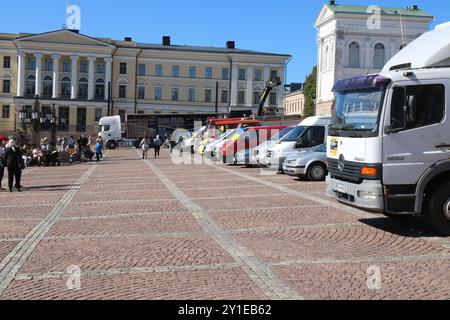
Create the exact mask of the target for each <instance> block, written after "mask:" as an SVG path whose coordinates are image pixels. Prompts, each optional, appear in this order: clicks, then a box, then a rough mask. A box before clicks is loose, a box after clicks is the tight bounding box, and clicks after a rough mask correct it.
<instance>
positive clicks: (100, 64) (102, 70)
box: [97, 61, 105, 74]
mask: <svg viewBox="0 0 450 320" xmlns="http://www.w3.org/2000/svg"><path fill="white" fill-rule="evenodd" d="M97 73H99V74H102V73H105V63H104V62H101V61H99V62H97Z"/></svg>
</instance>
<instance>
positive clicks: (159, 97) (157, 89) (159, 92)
mask: <svg viewBox="0 0 450 320" xmlns="http://www.w3.org/2000/svg"><path fill="white" fill-rule="evenodd" d="M155 100H162V88H161V87H155Z"/></svg>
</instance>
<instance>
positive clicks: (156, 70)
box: [155, 64, 163, 77]
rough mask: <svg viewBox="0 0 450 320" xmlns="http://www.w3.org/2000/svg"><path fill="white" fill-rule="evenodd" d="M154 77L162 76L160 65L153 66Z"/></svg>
mask: <svg viewBox="0 0 450 320" xmlns="http://www.w3.org/2000/svg"><path fill="white" fill-rule="evenodd" d="M155 76H157V77H162V76H163V66H162V64H157V65H156V66H155Z"/></svg>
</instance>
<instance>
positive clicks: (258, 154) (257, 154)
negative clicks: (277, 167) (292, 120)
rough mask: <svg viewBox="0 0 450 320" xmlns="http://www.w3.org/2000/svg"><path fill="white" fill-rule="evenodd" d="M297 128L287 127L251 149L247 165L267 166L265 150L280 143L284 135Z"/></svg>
mask: <svg viewBox="0 0 450 320" xmlns="http://www.w3.org/2000/svg"><path fill="white" fill-rule="evenodd" d="M296 127H297V126H292V127H287V128H285V129H283V130H281V131H280V132H278V134H275V135H274V136H272V138H270V140H267V141H266V142H264V143H261V144H260V145H259V146H257V147H256V148H255V149H253V151H252V153H251V155H250V159H249V163H250V165H260V166H267V150H268V149H269V148H270V147H272V146H274V145H276V144H277V143H279V142H280V140H281V139H283V138H284V137H285V136H286V135H288V134H289V133H290V132H291V131H292V130H294V129H295V128H296Z"/></svg>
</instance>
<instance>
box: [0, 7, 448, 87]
mask: <svg viewBox="0 0 450 320" xmlns="http://www.w3.org/2000/svg"><path fill="white" fill-rule="evenodd" d="M325 1H327V0H309V1H307V0H278V1H274V0H271V1H269V0H227V1H221V0H192V1H186V0H166V1H161V0H158V1H155V0H127V1H115V0H70V3H71V4H77V5H79V6H80V7H81V13H82V26H81V32H82V33H84V34H87V35H90V36H98V37H109V38H113V39H122V38H123V37H125V36H130V37H133V39H134V40H137V41H139V42H158V43H159V42H160V41H161V36H163V35H170V36H171V37H172V43H174V44H191V45H207V46H225V43H226V41H227V40H235V41H236V46H237V47H238V48H243V49H252V50H259V51H268V52H277V53H287V54H291V55H293V56H294V58H293V60H292V61H291V62H290V64H289V69H288V81H289V82H301V81H303V80H304V78H305V75H307V74H308V73H309V72H310V71H311V69H312V67H313V66H314V65H315V64H316V60H317V58H316V55H317V54H316V30H315V28H314V26H313V24H314V21H315V19H316V17H317V15H318V14H319V12H320V9H321V7H322V5H323V3H324V2H325ZM125 3H126V5H124V4H125ZM337 3H339V4H356V5H371V4H377V5H381V6H391V7H406V6H410V5H412V4H418V5H419V7H421V8H423V9H425V10H427V11H428V12H429V13H431V14H433V15H435V16H436V23H441V22H445V21H450V10H449V9H450V4H449V2H448V0H433V1H430V0H428V1H426V0H406V1H405V0H390V1H387V0H371V1H356V0H342V1H341V0H338V1H337ZM25 4H26V5H25ZM66 4H67V0H40V1H25V2H20V1H19V2H15V1H5V2H4V3H2V14H1V20H0V32H11V33H16V32H34V33H38V32H46V31H50V30H56V29H60V28H61V27H62V25H63V24H64V23H65V8H66Z"/></svg>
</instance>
